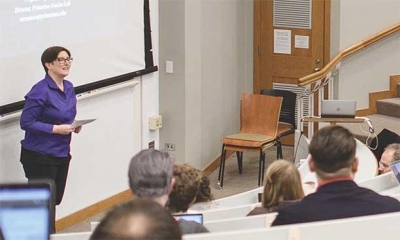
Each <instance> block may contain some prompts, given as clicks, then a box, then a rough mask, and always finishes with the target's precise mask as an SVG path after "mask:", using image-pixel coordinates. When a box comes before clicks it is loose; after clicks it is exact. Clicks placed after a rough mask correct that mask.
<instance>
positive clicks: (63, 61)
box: [56, 57, 74, 64]
mask: <svg viewBox="0 0 400 240" xmlns="http://www.w3.org/2000/svg"><path fill="white" fill-rule="evenodd" d="M56 60H57V61H58V62H59V63H61V64H65V62H66V61H68V62H69V63H72V61H73V60H74V59H73V58H70V57H69V58H57V59H56Z"/></svg>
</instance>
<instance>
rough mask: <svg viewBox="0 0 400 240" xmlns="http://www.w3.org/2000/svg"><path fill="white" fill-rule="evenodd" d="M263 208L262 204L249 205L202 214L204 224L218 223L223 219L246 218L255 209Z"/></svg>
mask: <svg viewBox="0 0 400 240" xmlns="http://www.w3.org/2000/svg"><path fill="white" fill-rule="evenodd" d="M259 206H261V204H260V203H253V204H247V205H243V206H237V207H230V208H224V209H216V210H208V211H203V212H201V213H202V214H203V218H204V222H209V221H217V220H223V219H231V218H239V217H245V216H246V215H247V214H248V213H249V212H250V211H251V210H253V209H254V208H255V207H259Z"/></svg>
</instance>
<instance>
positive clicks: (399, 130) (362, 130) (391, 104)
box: [343, 84, 400, 142]
mask: <svg viewBox="0 0 400 240" xmlns="http://www.w3.org/2000/svg"><path fill="white" fill-rule="evenodd" d="M376 110H377V113H376V114H373V115H368V116H366V117H367V118H369V119H370V120H371V122H372V125H373V127H374V130H375V134H379V133H380V132H381V131H382V130H383V129H384V128H386V129H388V130H390V131H392V132H395V133H396V134H398V135H400V84H397V97H394V98H387V99H381V100H377V101H376ZM343 126H344V127H346V128H348V129H349V130H350V131H351V132H352V133H353V134H354V135H355V137H356V138H357V139H359V140H360V141H362V142H365V141H366V139H367V138H368V125H367V123H363V124H343ZM373 137H375V135H374V134H371V136H370V138H373Z"/></svg>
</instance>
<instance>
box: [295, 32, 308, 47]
mask: <svg viewBox="0 0 400 240" xmlns="http://www.w3.org/2000/svg"><path fill="white" fill-rule="evenodd" d="M294 47H295V48H305V49H309V48H310V37H309V36H301V35H295V36H294Z"/></svg>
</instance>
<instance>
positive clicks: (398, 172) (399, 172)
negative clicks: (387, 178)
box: [389, 161, 400, 184]
mask: <svg viewBox="0 0 400 240" xmlns="http://www.w3.org/2000/svg"><path fill="white" fill-rule="evenodd" d="M389 166H390V170H392V172H393V174H394V175H395V176H396V179H397V182H399V184H400V161H394V162H392V163H390V165H389Z"/></svg>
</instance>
